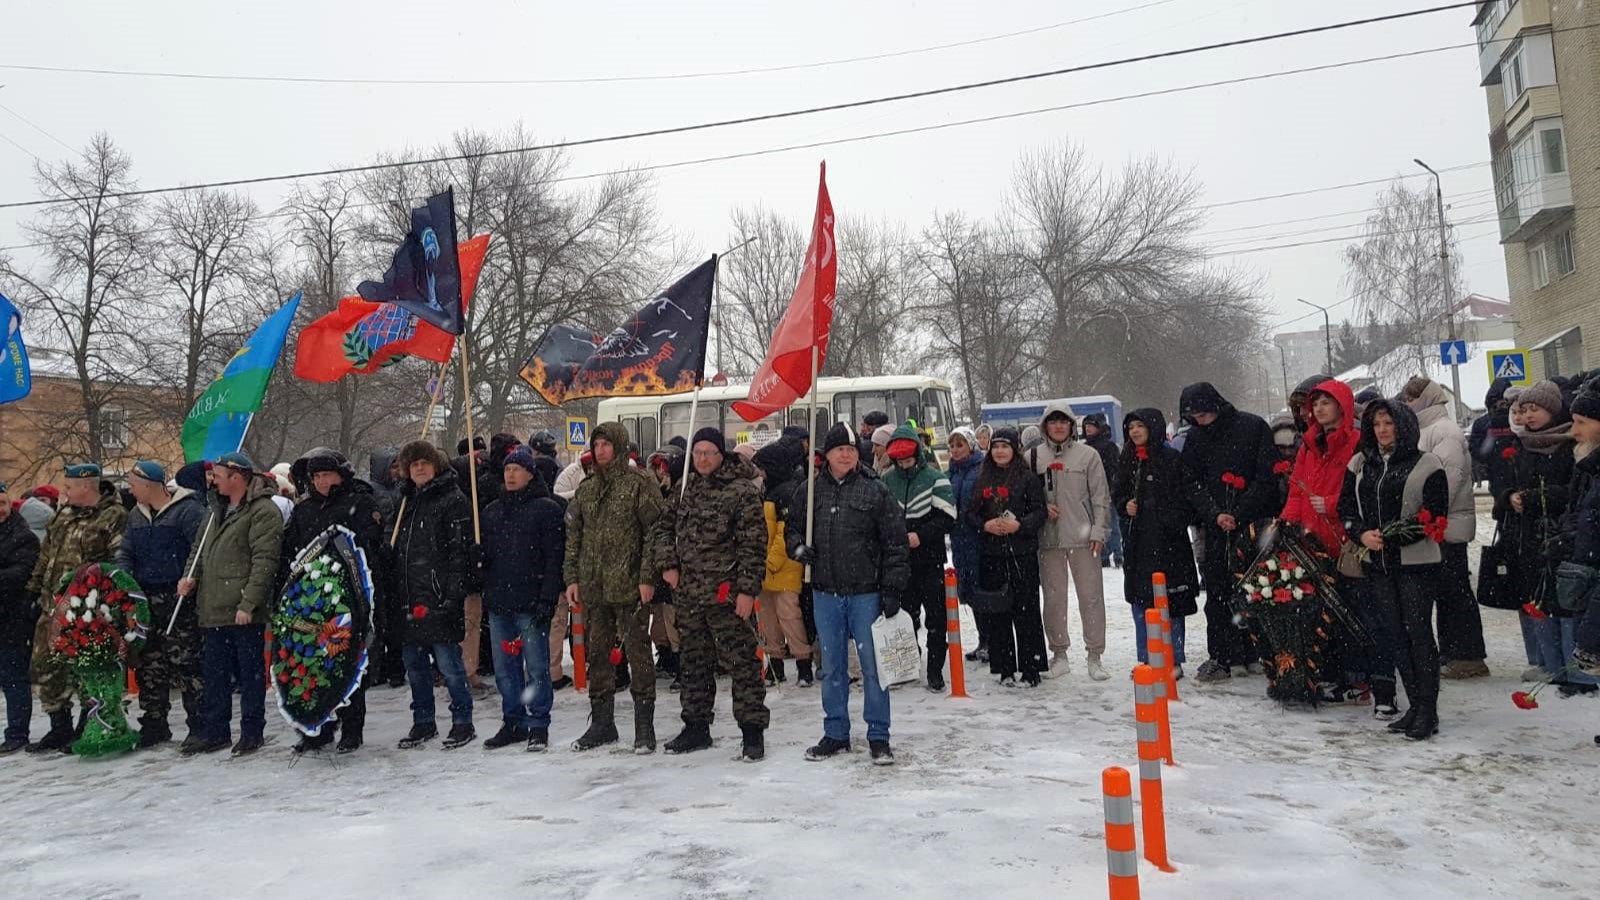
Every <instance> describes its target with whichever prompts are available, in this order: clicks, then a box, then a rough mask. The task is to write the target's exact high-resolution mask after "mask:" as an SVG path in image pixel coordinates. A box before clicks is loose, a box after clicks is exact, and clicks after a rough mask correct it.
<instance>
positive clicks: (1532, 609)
mask: <svg viewBox="0 0 1600 900" xmlns="http://www.w3.org/2000/svg"><path fill="white" fill-rule="evenodd" d="M1522 611H1523V613H1525V614H1526V615H1527V616H1528V618H1530V619H1547V618H1549V616H1546V615H1545V614H1544V610H1542V609H1540V608H1539V607H1537V606H1534V605H1533V603H1532V602H1531V601H1530V602H1528V603H1524V604H1522Z"/></svg>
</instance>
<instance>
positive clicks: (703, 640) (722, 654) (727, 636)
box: [676, 594, 770, 728]
mask: <svg viewBox="0 0 1600 900" xmlns="http://www.w3.org/2000/svg"><path fill="white" fill-rule="evenodd" d="M676 599H677V600H678V602H679V604H680V605H679V606H678V639H679V641H680V644H681V646H682V648H683V649H682V651H681V655H680V656H679V662H678V665H679V666H680V667H681V668H680V672H681V673H682V675H681V677H682V679H683V692H682V694H681V695H680V696H681V698H682V702H683V721H684V722H685V723H687V724H690V725H710V724H711V721H712V719H713V717H714V716H715V711H714V710H713V709H712V704H713V703H715V702H716V699H717V668H718V666H719V665H720V666H721V668H723V669H725V670H727V672H728V678H729V679H730V681H731V682H732V688H733V718H734V721H736V722H738V723H739V724H740V725H741V726H743V725H753V726H755V727H757V728H766V727H767V723H768V721H769V720H770V715H769V713H768V712H767V686H766V683H765V682H763V681H762V678H761V661H760V660H758V659H757V658H756V630H755V624H754V622H753V621H749V622H747V621H745V620H744V619H741V618H739V616H738V615H737V614H736V613H735V612H734V604H733V602H732V601H731V600H730V601H729V602H727V603H689V604H684V603H683V600H682V595H681V594H680V595H678V597H677V598H676ZM752 618H753V617H752Z"/></svg>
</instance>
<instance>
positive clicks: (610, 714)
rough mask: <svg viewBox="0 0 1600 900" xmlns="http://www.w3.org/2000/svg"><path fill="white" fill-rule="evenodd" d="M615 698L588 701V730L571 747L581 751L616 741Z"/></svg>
mask: <svg viewBox="0 0 1600 900" xmlns="http://www.w3.org/2000/svg"><path fill="white" fill-rule="evenodd" d="M615 716H616V698H615V697H607V698H605V699H604V700H591V701H589V730H588V731H585V732H584V733H583V736H582V737H580V738H578V739H577V740H575V741H573V742H572V749H573V750H575V751H577V752H579V753H582V752H583V751H585V750H593V749H595V748H596V747H604V746H605V745H607V744H615V743H616V742H617V721H616V718H615Z"/></svg>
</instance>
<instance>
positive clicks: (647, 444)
mask: <svg viewBox="0 0 1600 900" xmlns="http://www.w3.org/2000/svg"><path fill="white" fill-rule="evenodd" d="M635 437H636V439H637V440H638V441H639V452H640V453H645V454H649V453H654V452H655V450H656V417H655V416H640V417H639V430H638V431H637V432H635Z"/></svg>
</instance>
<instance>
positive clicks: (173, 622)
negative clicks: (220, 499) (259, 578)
mask: <svg viewBox="0 0 1600 900" xmlns="http://www.w3.org/2000/svg"><path fill="white" fill-rule="evenodd" d="M255 423H256V414H255V413H250V418H248V419H245V420H244V428H243V429H242V430H241V431H240V432H239V446H237V447H235V448H233V449H234V451H235V452H240V453H242V452H244V439H245V438H247V437H249V436H250V426H251V425H254V424H255ZM205 498H206V499H205V507H206V527H205V530H204V531H202V532H200V546H198V547H196V548H195V551H194V562H192V563H190V564H189V571H188V573H187V574H185V575H184V576H183V577H185V578H193V577H194V569H195V566H198V565H200V554H202V553H204V552H205V549H206V538H208V537H210V536H211V523H212V521H213V520H214V519H215V518H216V516H214V515H213V514H212V513H211V489H210V488H209V487H207V488H206V492H205ZM182 608H183V598H182V597H179V598H178V600H177V602H176V603H174V604H172V617H171V618H169V619H167V630H166V631H165V632H163V633H164V634H172V629H173V628H175V627H177V624H178V610H180V609H182Z"/></svg>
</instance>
